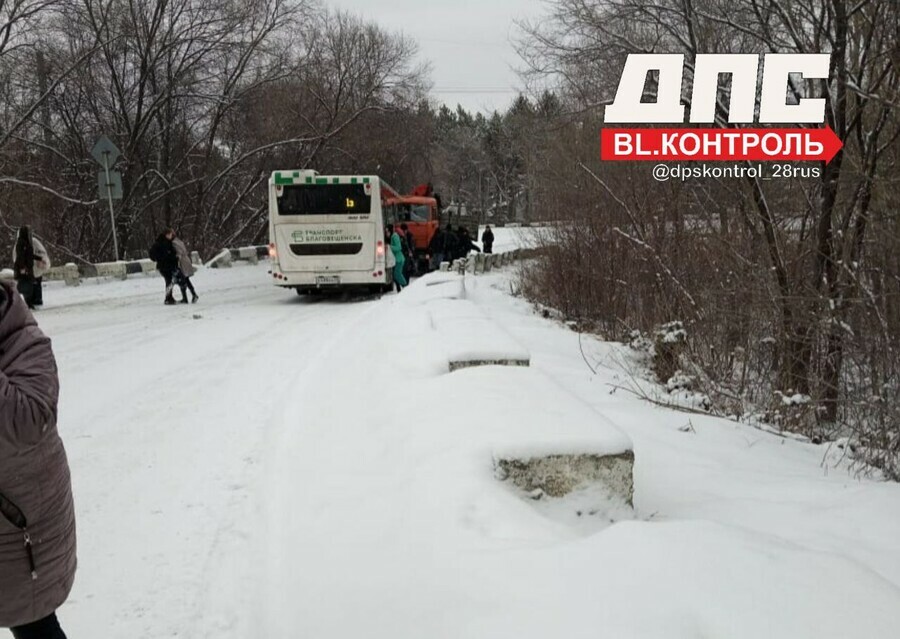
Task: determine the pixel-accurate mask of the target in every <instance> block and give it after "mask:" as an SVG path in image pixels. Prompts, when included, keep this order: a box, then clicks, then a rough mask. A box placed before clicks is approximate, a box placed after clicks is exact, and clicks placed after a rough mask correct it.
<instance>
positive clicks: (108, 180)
mask: <svg viewBox="0 0 900 639" xmlns="http://www.w3.org/2000/svg"><path fill="white" fill-rule="evenodd" d="M97 184H98V186H99V187H100V198H101V199H103V198H112V199H113V200H121V199H122V174H121V173H119V172H118V171H109V175H108V176H107V172H106V171H99V172H98V173H97Z"/></svg>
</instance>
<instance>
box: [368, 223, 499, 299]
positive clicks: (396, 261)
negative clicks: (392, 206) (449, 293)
mask: <svg viewBox="0 0 900 639" xmlns="http://www.w3.org/2000/svg"><path fill="white" fill-rule="evenodd" d="M384 235H385V243H386V244H387V246H388V248H389V250H388V252H387V258H388V259H387V267H388V268H389V269H393V282H394V286H395V287H396V289H397V292H400V291H401V290H402V289H403V288H404V287H405V286H407V285H408V284H409V280H410V279H411V278H412V277H415V276H416V275H418V259H417V256H416V245H415V239H414V237H413V234H412V231H410V230H409V227H408V226H407V225H406V224H401V225H400V227H399V228H395V227H394V225H393V224H388V225H387V226H386V227H385V232H384ZM481 243H482V245H483V246H484V252H485V253H491V252H492V251H493V248H494V232H493V231H492V230H491V227H490V225H488V226H487V227H486V228H485V230H484V233H482V235H481ZM471 251H478V252H479V253H480V252H481V251H482V249H481V248H479V247H478V245H477V244H475V242H474V240H473V239H472V236H471V235H470V234H469V230H468V229H467V228H465V227H464V226H459V227H458V228H457V229H455V230H454V228H453V226H452V225H450V224H448V225H447V226H446V227H445V228H440V227H438V229H437V230H436V231H435V234H434V236H433V237H432V238H431V242H430V243H429V244H428V256H426V257H428V261H427V265H426V268H430V269H431V270H437V269H438V268H440V265H441V262H452V261H454V260H458V259H462V258H464V257H466V256H467V255H468V254H469V253H470V252H471Z"/></svg>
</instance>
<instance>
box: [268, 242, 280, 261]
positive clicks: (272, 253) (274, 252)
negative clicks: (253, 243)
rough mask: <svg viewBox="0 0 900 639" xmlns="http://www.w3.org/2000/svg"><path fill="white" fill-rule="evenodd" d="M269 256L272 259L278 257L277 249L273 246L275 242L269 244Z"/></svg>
mask: <svg viewBox="0 0 900 639" xmlns="http://www.w3.org/2000/svg"><path fill="white" fill-rule="evenodd" d="M269 257H271V258H272V259H273V260H274V259H275V258H276V257H278V250H277V249H276V248H275V244H274V243H273V244H269Z"/></svg>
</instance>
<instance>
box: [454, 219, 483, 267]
mask: <svg viewBox="0 0 900 639" xmlns="http://www.w3.org/2000/svg"><path fill="white" fill-rule="evenodd" d="M470 251H478V252H479V253H481V249H480V248H478V246H477V245H476V244H475V243H474V242H473V241H472V236H471V235H469V229H467V228H466V227H464V226H460V227H459V231H458V234H457V237H456V259H459V260H461V259H462V258H464V257H466V256H467V255H468V254H469V252H470Z"/></svg>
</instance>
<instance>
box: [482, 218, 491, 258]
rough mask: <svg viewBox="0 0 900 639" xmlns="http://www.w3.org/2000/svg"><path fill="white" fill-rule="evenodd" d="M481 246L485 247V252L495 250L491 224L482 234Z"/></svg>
mask: <svg viewBox="0 0 900 639" xmlns="http://www.w3.org/2000/svg"><path fill="white" fill-rule="evenodd" d="M481 246H483V247H484V252H485V253H493V252H494V232H493V231H492V230H491V225H490V224H488V225H487V226H486V227H485V229H484V233H482V234H481Z"/></svg>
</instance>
